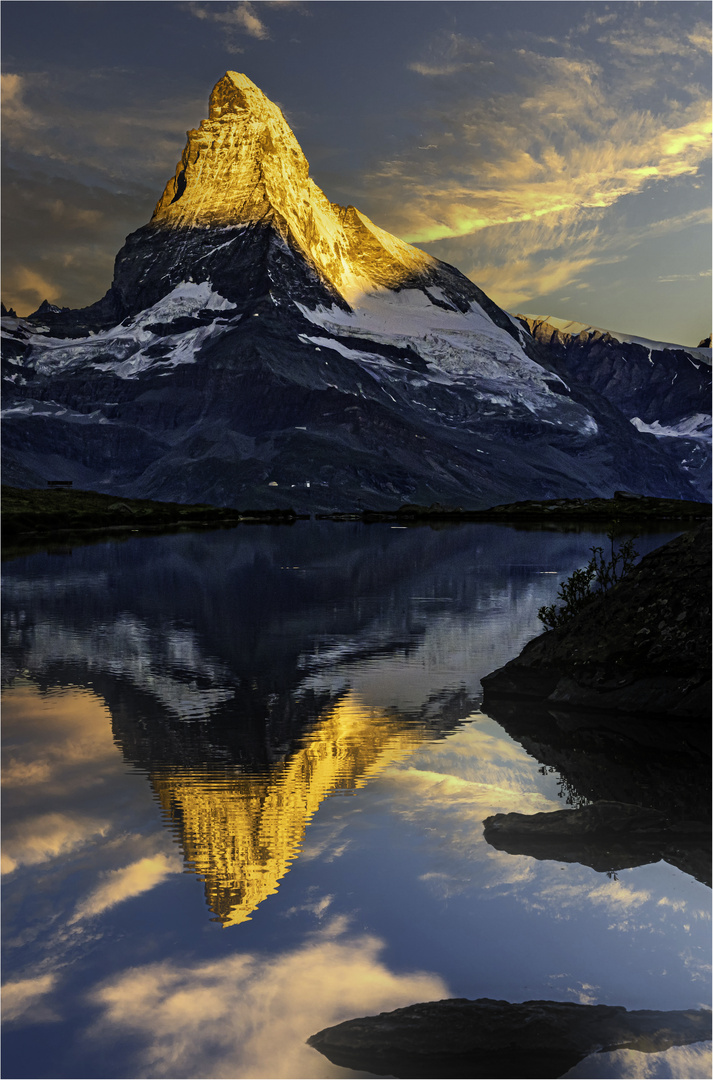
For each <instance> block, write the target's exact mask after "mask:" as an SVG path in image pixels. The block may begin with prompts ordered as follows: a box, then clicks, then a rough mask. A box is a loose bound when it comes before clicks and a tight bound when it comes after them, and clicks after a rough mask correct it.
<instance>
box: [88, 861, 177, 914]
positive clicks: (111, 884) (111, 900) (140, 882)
mask: <svg viewBox="0 0 713 1080" xmlns="http://www.w3.org/2000/svg"><path fill="white" fill-rule="evenodd" d="M182 869H183V863H182V862H181V859H180V858H179V856H178V855H173V856H169V855H154V856H151V857H148V858H144V859H139V860H138V862H134V863H131V865H129V866H125V867H123V868H122V869H120V870H109V871H108V872H107V873H106V875H105V878H104V881H103V882H102V884H101V885H99V886H98V887H97V888H96V889H94V890H93V892H91V893H90V894H89V896H88V897H87V899H86V900H84V901H83V902H82V903H81V904H79V906H78V907H77V910H76V911H75V913H74V915H73V916H72V918H71V919H70V925H72V924H73V923H77V922H79V920H80V919H87V918H90V917H92V916H94V915H101V914H102V912H104V911H106V910H107V909H108V908H111V907H114V906H115V905H116V904H120V903H121V902H122V900H130V899H132V897H134V896H140V895H141V893H145V892H148V891H149V890H150V889H154V888H155V887H156V886H157V885H160V884H161V883H162V882H163V881H165V880H166V878H167V877H169V876H170V875H171V874H180V873H181V871H182Z"/></svg>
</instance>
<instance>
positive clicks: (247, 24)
mask: <svg viewBox="0 0 713 1080" xmlns="http://www.w3.org/2000/svg"><path fill="white" fill-rule="evenodd" d="M188 10H189V11H190V13H191V14H192V15H195V17H196V18H197V19H207V20H209V21H210V22H217V23H221V24H223V25H224V26H228V27H231V28H233V29H237V30H241V31H242V32H243V33H245V34H247V35H248V37H252V38H257V39H258V40H259V41H264V40H265V39H266V38H269V37H270V31H269V30H268V28H267V27H266V26H265V23H264V22H262V20H261V19H260V18H259V16H258V15H257V14H256V12H255V8H254V7H253V5H252V4H251V3H249V2H248V0H244V2H243V3H241V4H236V5H235V6H234V7H227V8H223V7H218V5H217V4H211V5H210V7H206V6H205V5H203V4H188Z"/></svg>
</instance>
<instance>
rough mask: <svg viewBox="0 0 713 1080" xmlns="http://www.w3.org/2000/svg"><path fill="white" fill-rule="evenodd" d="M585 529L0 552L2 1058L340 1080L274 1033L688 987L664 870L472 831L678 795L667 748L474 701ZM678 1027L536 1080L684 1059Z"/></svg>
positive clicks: (10, 1069) (50, 1073)
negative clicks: (593, 734) (478, 1004)
mask: <svg viewBox="0 0 713 1080" xmlns="http://www.w3.org/2000/svg"><path fill="white" fill-rule="evenodd" d="M674 535H676V533H675V532H672V531H669V532H658V533H647V534H646V535H643V536H640V537H639V539H638V540H637V545H636V546H637V548H638V550H639V551H640V552H641V553H642V554H644V553H645V552H647V551H649V550H651V549H652V548H654V547H657V546H659V545H660V544H662V543H665V542H666V541H667V540H669V539H671V538H672V537H673V536H674ZM602 541H603V536H602V535H601V533H595V532H589V531H582V530H581V529H573V530H571V531H565V530H553V529H547V530H545V529H522V528H521V529H516V528H513V527H509V526H505V525H494V524H459V525H455V526H449V527H442V528H435V527H429V526H419V527H412V528H405V527H399V526H394V525H390V524H385V523H382V524H372V525H366V524H363V523H361V522H349V523H339V524H337V523H334V522H316V521H315V522H298V523H297V524H295V525H293V526H275V525H250V526H247V525H246V526H239V527H237V528H233V529H221V530H216V531H210V532H179V533H175V534H172V535H153V536H144V535H133V534H127V535H125V536H124V537H123V539H122V540H121V541H119V540H113V541H110V542H109V541H102V542H99V543H94V544H88V545H86V546H81V547H74V548H73V549H69V548H66V549H63V548H62V547H61V546H56V547H53V548H50V550H47V551H38V552H35V553H32V554H27V555H16V556H15V557H13V558H12V559H9V560H8V561H7V562H6V563H5V566H4V605H3V665H4V706H3V733H4V779H3V798H4V811H3V823H4V844H3V852H2V861H3V872H4V876H5V877H4V906H3V910H4V972H3V982H4V992H3V1005H4V1017H5V1036H4V1066H3V1075H4V1076H5V1077H6V1078H11V1077H12V1078H20V1077H32V1078H35V1080H37V1078H39V1077H42V1078H49V1077H63V1078H69V1077H71V1078H83V1077H174V1078H175V1077H187V1078H195V1077H205V1078H218V1077H222V1078H243V1077H252V1078H278V1077H286V1078H302V1077H304V1078H321V1077H350V1076H363V1077H364V1076H371V1075H373V1074H371V1073H366V1072H361V1073H360V1072H355V1071H352V1070H350V1069H347V1068H341V1067H337V1066H333V1065H332V1064H330V1062H329V1060H328V1059H327V1058H326V1057H324V1056H322V1055H321V1054H320V1053H318V1052H317V1051H316V1050H315V1049H312V1048H311V1047H310V1046H308V1045H307V1043H306V1040H307V1039H308V1038H309V1036H310V1035H312V1034H314V1033H315V1032H318V1031H320V1030H321V1029H323V1028H325V1027H328V1026H330V1025H333V1024H337V1023H340V1022H341V1021H343V1020H347V1019H351V1018H354V1017H360V1016H368V1015H373V1014H376V1013H379V1012H383V1011H388V1010H392V1009H396V1008H400V1007H402V1006H405V1005H410V1004H412V1003H415V1002H426V1001H435V1000H439V999H443V998H451V997H463V998H471V999H474V998H481V997H488V998H496V999H504V1000H506V1001H509V1002H522V1001H528V1000H533V999H546V1000H550V1001H562V1002H581V1003H585V1004H586V1003H592V1004H597V1003H603V1004H608V1005H622V1006H624V1007H626V1008H627V1009H656V1010H681V1009H698V1008H701V1007H707V1005H708V1004H709V1003H710V986H709V960H710V893H709V890H708V888H707V887H706V885H705V884H704V883H703V882H702V881H699V880H696V877H695V876H694V875H693V874H689V873H685V872H684V871H683V870H682V869H679V868H677V867H676V866H674V865H670V864H668V863H667V862H664V861H658V862H653V863H648V864H645V865H639V866H633V867H628V868H623V869H616V870H614V869H612V870H608V871H596V870H594V869H591V868H590V867H589V866H587V865H584V864H582V863H579V862H574V861H573V862H559V861H552V860H547V859H537V858H534V857H532V856H527V855H512V854H508V853H507V852H504V851H500V850H497V849H495V848H494V847H492V846H490V845H489V844H488V843H487V842H486V841H485V839H484V835H483V820H484V819H485V818H486V817H488V816H489V815H491V814H495V813H500V812H511V811H519V812H525V813H534V812H537V811H546V810H557V809H561V808H563V807H567V806H572V807H579V806H583V805H586V804H587V803H588V802H591V801H593V800H596V799H598V798H607V799H621V801H626V802H636V801H637V799H639V800H642V801H644V803H645V791H646V788H647V785H649V786H651V785H659V786H660V785H663V786H664V787H665V786H666V785H668V787H669V788H670V789H671V790H672V791H673V792H674V793H675V791H677V790H678V791H683V792H684V794H685V789H686V786H687V783H688V781H687V771H686V766H685V763H684V764H683V765H680V763H679V764H677V762H676V761H675V760H674V759H675V758H676V754H672V755H671V756H670V758H671V760H670V761H669V760H667V755H666V753H665V752H661V750H660V748H658V749H657V748H656V747H649V748H646V747H644V748H642V747H641V746H640V745H638V744H637V745H636V746H633V747H632V746H628V745H627V740H626V737H625V736H621V737H620V738H619V746H618V749H617V751H616V753H614V752H612V751H611V745H610V743H611V740H610V742H607V741H606V740H605V739H603V740H602V742H601V751H600V752H598V753H596V754H595V753H591V754H586V753H584V752H581V751H579V752H578V751H577V749H576V745H575V744H574V743H573V744H572V746H574V749H572V746H569V744H566V738H564V736H563V737H562V740H561V741H560V745H559V747H558V746H557V745H556V743H555V742H553V741H552V740H550V741H548V740H547V739H545V738H541V737H539V736H538V730H539V729H538V721H537V718H536V716H535V715H534V710H533V708H532V707H531V706H530V705H529V704H528V703H527V702H523V703H521V704H520V705H519V706H517V708H515V709H514V711H513V709H511V710H510V711H509V712H508V714H507V716H500V717H498V716H496V715H495V713H496V712H497V710H494V714H493V715H487V714H486V713H485V712H483V711H482V708H481V706H482V691H481V686H480V679H481V677H482V676H484V675H486V674H487V673H489V672H491V671H492V670H494V669H495V668H497V667H499V666H501V665H502V664H503V663H505V662H506V661H507V660H509V659H511V658H512V657H514V656H515V655H517V653H518V652H519V651H520V649H521V647H522V646H523V645H524V644H525V642H527V641H528V640H530V639H531V638H532V637H534V636H535V635H536V634H538V633H539V632H540V631H541V629H542V626H541V624H540V622H539V621H538V617H537V612H538V609H539V608H540V606H541V605H544V604H548V603H551V602H552V601H553V600H555V598H556V593H557V588H558V585H559V583H561V582H562V581H563V580H564V579H565V578H566V577H567V576H568V575H569V574H571V572H572V571H573V570H574V569H576V568H577V567H580V566H582V565H584V563H586V561H587V559H588V557H589V549H590V547H591V546H592V545H595V544H599V543H602ZM599 722H600V721H599V720H598V719H597V717H596V716H590V717H589V719H588V720H587V721H586V723H587V724H588V725H589V728H590V729H593V728H596V725H597V723H599ZM606 722H607V721H606V718H604V719H603V720H602V721H601V723H603V724H606ZM577 723H579V721H576V720H572V721H571V725H570V726H571V727H572V729H573V730H574V729H575V728H576V727H577ZM506 728H507V729H508V730H506ZM561 730H563V731H565V732H566V730H567V722H566V720H563V721H562V723H561ZM508 731H510V733H508ZM523 732H524V733H525V734H524V735H523ZM516 736H519V737H516ZM677 770H678V771H677ZM672 797H673V796H672ZM708 1051H709V1046H708V1047H707V1046H706V1045H705V1044H701V1043H696V1044H693V1045H689V1046H680V1047H676V1046H674V1047H672V1048H671V1049H669V1050H666V1051H662V1052H660V1053H652V1054H645V1053H640V1052H638V1051H634V1050H617V1051H611V1052H606V1053H601V1054H593V1055H591V1056H589V1057H586V1058H585V1059H584V1060H583V1061H581V1062H580V1063H579V1064H578V1065H576V1066H575V1067H574V1068H573V1069H571V1070H570V1071H569V1072H567V1073H566V1074H565V1075H567V1076H572V1077H575V1076H576V1077H598V1078H603V1077H649V1076H656V1077H685V1078H689V1080H690V1078H693V1077H707V1076H709V1075H710V1055H709V1052H708Z"/></svg>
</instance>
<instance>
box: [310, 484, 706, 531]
mask: <svg viewBox="0 0 713 1080" xmlns="http://www.w3.org/2000/svg"><path fill="white" fill-rule="evenodd" d="M318 516H320V517H321V516H324V517H328V516H329V517H332V518H334V519H336V520H340V519H345V518H348V519H353V518H354V517H356V516H358V517H359V518H361V519H362V520H363V521H400V522H409V521H503V522H523V523H525V524H527V523H533V524H535V523H539V522H551V521H561V522H577V521H581V522H590V521H591V522H614V521H622V522H624V521H625V522H629V521H631V522H650V523H654V522H659V521H690V522H698V521H705V520H707V519H708V518H710V516H711V504H710V503H705V502H693V501H691V500H687V499H659V498H656V497H654V496H651V495H635V494H632V493H631V492H627V491H617V492H616V493H615V495H614V498H613V499H603V498H597V499H528V500H527V501H525V502H515V503H504V504H503V505H501V506H492V507H490V509H489V510H462V509H461V508H460V507H447V506H441V505H440V504H438V503H435V504H434V505H433V506H412V505H408V504H407V505H405V506H400V507H399V509H398V510H395V511H394V512H393V513H385V512H381V511H376V510H364V511H363V512H362V513H360V514H359V515H347V514H333V515H318Z"/></svg>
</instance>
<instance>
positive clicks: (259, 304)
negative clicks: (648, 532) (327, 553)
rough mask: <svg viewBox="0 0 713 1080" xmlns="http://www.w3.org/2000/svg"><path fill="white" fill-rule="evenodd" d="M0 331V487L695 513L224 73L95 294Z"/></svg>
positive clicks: (653, 441) (667, 475)
mask: <svg viewBox="0 0 713 1080" xmlns="http://www.w3.org/2000/svg"><path fill="white" fill-rule="evenodd" d="M4 330H5V343H6V344H5V349H4V365H5V367H4V375H5V387H6V389H5V396H4V405H5V410H4V424H3V439H4V447H5V449H4V466H5V472H4V479H5V481H6V482H7V483H9V484H15V485H16V486H20V487H32V486H42V487H44V483H45V480H46V479H49V478H51V477H53V476H56V475H59V474H60V473H61V475H62V476H63V477H66V478H67V479H68V480H72V481H73V482H74V484H75V487H81V488H93V489H96V490H99V491H110V492H111V493H112V494H114V495H117V496H123V497H135V498H139V497H143V498H154V499H164V500H171V501H177V502H180V501H185V502H210V503H213V504H215V505H218V506H226V505H230V506H237V507H240V506H241V505H242V506H245V505H249V506H252V507H255V508H258V509H259V508H263V507H268V506H277V507H294V508H295V509H296V510H298V511H300V510H324V511H333V510H350V511H351V510H354V509H355V508H357V507H370V508H374V509H377V510H379V509H384V510H391V509H395V508H396V507H398V506H400V505H402V504H404V503H416V504H421V505H430V504H432V503H436V502H439V503H444V504H450V505H454V506H463V507H466V508H474V509H477V508H484V507H487V506H490V505H492V504H493V503H495V502H511V501H514V500H517V499H522V498H538V499H547V498H553V497H559V496H574V497H582V496H588V495H589V496H595V495H605V496H610V495H611V493H612V491H614V490H615V489H617V488H619V489H621V488H623V489H627V490H630V491H636V492H639V493H642V494H650V495H660V496H670V497H674V498H696V491H695V489H694V488H693V487H692V485H691V483H690V482H689V477H688V474H687V473H686V470H685V469H684V468H683V466H682V464H681V462H680V461H679V460H678V459H676V458H675V457H672V456H671V454H670V453H668V452H667V450H666V449H665V448H664V447H663V446H662V445H660V441H659V440H657V438H656V437H655V436H654V435H653V434H651V433H650V432H649V431H639V430H637V428H636V427H635V426H634V425H632V424H631V423H630V421H629V417H627V416H625V415H624V414H623V413H622V412H621V410H620V409H619V408H618V406H617V404H615V403H613V402H612V401H610V400H608V399H607V397H606V395H604V394H602V393H599V392H598V391H597V390H596V389H595V388H593V387H592V386H591V385H589V384H588V383H587V381H586V380H579V379H578V378H577V377H576V375H575V376H573V375H572V373H571V372H569V371H566V364H564V363H563V361H562V360H561V358H557V357H555V356H554V353H553V352H552V351H551V350H550V349H549V348H545V347H543V346H542V345H541V344H539V343H538V342H536V341H535V340H534V339H533V337H532V336H531V335H530V334H529V332H527V331H526V329H525V328H524V327H522V326H521V325H520V324H519V323H517V322H515V321H514V320H513V319H511V318H510V317H509V316H508V315H507V314H506V313H505V312H503V311H502V310H501V309H500V308H498V307H497V306H496V305H495V304H494V303H493V302H492V301H491V300H489V299H488V297H486V296H485V294H484V293H483V292H482V291H481V290H480V289H478V287H477V286H476V285H474V284H473V282H471V281H470V280H469V279H468V278H466V277H464V275H463V274H461V273H460V272H459V271H458V270H456V269H455V268H453V267H451V266H448V265H447V264H445V263H442V262H439V261H438V260H437V259H434V258H432V257H431V256H430V255H427V254H425V253H424V252H422V251H419V250H418V249H417V248H414V247H412V246H411V245H409V244H406V243H404V242H403V241H402V240H399V239H398V238H396V237H394V236H391V235H390V234H389V233H387V232H385V231H384V230H383V229H380V228H379V227H378V226H376V225H374V224H373V223H372V222H371V221H369V219H368V218H367V217H366V216H365V215H364V214H362V213H360V212H359V211H358V210H356V209H355V208H354V207H351V206H350V207H346V208H345V207H341V206H337V205H336V204H333V203H330V202H329V200H328V199H327V198H326V196H325V195H324V194H323V193H322V192H321V191H320V189H319V188H318V187H317V186H316V184H315V183H314V181H313V180H312V179H311V178H310V176H309V167H308V164H307V161H306V159H305V157H304V155H303V153H302V151H301V149H300V147H299V145H298V143H297V140H296V139H295V137H294V135H293V133H292V131H291V130H290V128H289V125H288V124H287V122H286V121H285V118H284V116H283V115H282V113H281V111H280V109H279V108H278V107H277V106H276V105H275V104H274V103H272V102H271V101H269V100H268V99H267V98H266V97H265V95H264V94H263V93H262V92H261V91H260V90H259V89H258V88H257V87H256V86H255V85H254V84H253V83H252V82H251V81H250V79H248V78H247V77H246V76H245V75H241V74H238V73H236V72H228V73H227V74H226V75H225V76H224V77H223V78H221V79H220V81H219V82H218V83H217V85H216V86H215V88H214V90H213V93H212V94H211V98H210V109H209V118H208V119H207V120H204V121H203V122H202V123H201V125H200V127H199V128H197V129H195V130H193V131H190V132H189V133H188V141H187V144H186V148H185V150H184V152H183V155H182V157H181V160H180V162H179V164H178V167H177V169H176V172H175V175H174V176H173V177H172V178H171V179H170V180H169V182H168V184H167V185H166V188H165V190H164V192H163V195H162V196H161V198H160V199H159V202H158V204H157V206H156V210H155V212H154V215H153V217H152V219H151V221H150V222H149V223H148V224H147V225H145V226H144V227H143V228H140V229H138V230H137V231H136V232H135V233H133V234H132V235H131V236H129V237H128V238H127V240H126V243H125V244H124V247H123V248H122V249H121V251H120V252H119V254H118V256H117V259H116V265H115V272H114V279H113V282H112V285H111V288H110V289H109V290H108V292H107V293H106V295H105V296H104V297H103V298H102V299H101V300H99V301H98V302H97V303H95V304H93V305H91V306H90V307H88V308H84V309H82V310H80V311H67V310H64V309H62V310H57V309H56V308H55V307H54V306H53V305H50V304H43V305H42V306H41V308H40V309H38V311H37V312H35V313H34V314H33V315H31V316H29V317H28V318H27V319H18V318H16V317H11V316H10V315H8V316H7V317H6V318H5V319H4ZM704 409H705V406H704V405H702V406H701V411H704Z"/></svg>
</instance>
